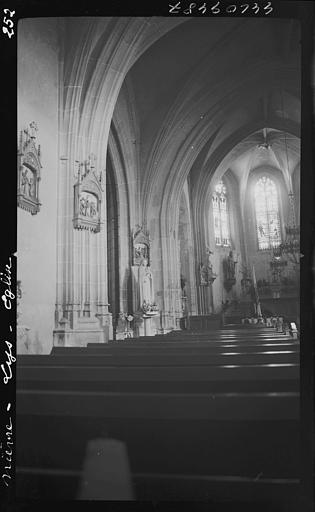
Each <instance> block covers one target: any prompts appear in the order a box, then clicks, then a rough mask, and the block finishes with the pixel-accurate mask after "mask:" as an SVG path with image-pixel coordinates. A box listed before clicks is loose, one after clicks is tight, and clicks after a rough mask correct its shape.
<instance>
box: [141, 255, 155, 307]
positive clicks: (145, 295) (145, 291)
mask: <svg viewBox="0 0 315 512" xmlns="http://www.w3.org/2000/svg"><path fill="white" fill-rule="evenodd" d="M139 285H140V304H141V305H142V304H143V303H144V301H146V302H147V303H151V301H152V300H153V278H152V272H151V269H150V267H148V260H147V259H146V258H143V259H142V261H141V263H140V265H139Z"/></svg>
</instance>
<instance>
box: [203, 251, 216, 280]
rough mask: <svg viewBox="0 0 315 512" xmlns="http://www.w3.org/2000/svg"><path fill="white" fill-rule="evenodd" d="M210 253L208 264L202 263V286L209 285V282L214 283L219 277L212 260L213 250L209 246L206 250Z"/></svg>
mask: <svg viewBox="0 0 315 512" xmlns="http://www.w3.org/2000/svg"><path fill="white" fill-rule="evenodd" d="M206 252H207V254H208V261H207V264H206V265H204V264H203V263H201V264H200V285H201V286H208V285H209V284H212V283H213V282H214V280H215V279H216V277H217V274H216V273H215V272H213V267H212V262H211V254H213V252H212V251H211V249H209V247H207V250H206Z"/></svg>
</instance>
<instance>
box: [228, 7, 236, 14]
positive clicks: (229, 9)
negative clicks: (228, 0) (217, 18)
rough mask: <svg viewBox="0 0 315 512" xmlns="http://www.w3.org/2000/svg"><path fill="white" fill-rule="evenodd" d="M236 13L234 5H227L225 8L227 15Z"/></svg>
mask: <svg viewBox="0 0 315 512" xmlns="http://www.w3.org/2000/svg"><path fill="white" fill-rule="evenodd" d="M235 11H236V5H229V6H228V7H227V8H226V12H227V13H229V14H230V13H233V12H235Z"/></svg>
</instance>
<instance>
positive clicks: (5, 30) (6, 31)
mask: <svg viewBox="0 0 315 512" xmlns="http://www.w3.org/2000/svg"><path fill="white" fill-rule="evenodd" d="M2 32H3V33H4V34H8V37H9V38H10V39H11V37H12V36H13V34H14V30H11V32H10V31H9V30H8V29H7V27H2Z"/></svg>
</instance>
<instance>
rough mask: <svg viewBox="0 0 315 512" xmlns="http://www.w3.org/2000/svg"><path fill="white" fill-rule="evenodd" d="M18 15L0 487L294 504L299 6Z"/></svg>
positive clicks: (55, 493)
mask: <svg viewBox="0 0 315 512" xmlns="http://www.w3.org/2000/svg"><path fill="white" fill-rule="evenodd" d="M18 28H19V30H18V130H19V133H18V191H17V194H18V196H17V197H18V199H17V204H18V218H17V221H18V222H17V229H18V236H17V248H18V264H17V284H18V305H17V315H18V316H17V354H18V358H17V424H18V441H17V442H18V446H17V449H18V452H17V492H18V494H19V495H20V496H28V497H33V498H35V499H43V498H49V499H51V498H52V497H59V498H60V499H61V498H66V499H101V500H106V499H107V500H112V499H114V500H116V499H118V500H144V501H146V500H148V501H152V500H153V501H165V500H166V501H168V500H179V501H185V500H188V501H206V502H211V503H217V504H219V503H226V502H231V503H232V502H233V503H236V502H238V503H243V506H244V508H243V510H247V508H246V507H249V508H248V510H265V509H266V506H267V505H268V508H269V509H270V510H277V511H282V510H283V511H287V510H292V511H293V510H298V508H296V507H297V503H298V500H299V499H300V476H301V475H300V466H299V464H300V462H299V460H300V445H299V443H300V424H299V333H300V314H299V310H300V287H299V282H300V250H299V239H300V160H301V155H300V136H301V46H300V39H301V34H300V25H299V23H298V21H297V20H293V19H280V18H279V19H277V18H273V19H263V18H255V19H254V18H243V19H242V18H234V19H233V18H216V19H213V18H183V17H176V18H171V17H168V18H167V17H165V18H164V17H147V18H145V17H98V18H96V17H77V18H76V17H67V18H36V19H35V18H29V19H23V20H21V21H20V22H19V27H18ZM34 421H36V425H37V429H36V442H35V437H34V436H35V433H34V431H33V427H32V425H33V423H34ZM33 437H34V439H33ZM26 440H27V441H26ZM100 453H101V454H103V455H104V457H97V455H99V454H100ZM106 454H107V456H105V455H106ZM109 458H110V464H109V462H108V459H109ZM102 464H103V465H102ZM93 471H94V473H93ZM96 473H97V475H98V476H97V478H96V479H95V478H94V479H93V478H92V476H91V475H93V474H94V476H95V474H96ZM82 475H84V476H83V477H82ZM87 475H88V476H87ZM80 478H82V480H81V484H79V483H78V482H80ZM82 482H83V483H82ZM80 485H81V487H80ZM80 489H81V490H80ZM260 506H261V507H262V508H261V509H260V508H259V507H260ZM253 507H254V508H253ZM290 507H291V508H290ZM294 507H295V508H294Z"/></svg>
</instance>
